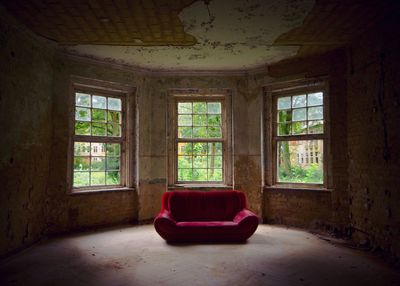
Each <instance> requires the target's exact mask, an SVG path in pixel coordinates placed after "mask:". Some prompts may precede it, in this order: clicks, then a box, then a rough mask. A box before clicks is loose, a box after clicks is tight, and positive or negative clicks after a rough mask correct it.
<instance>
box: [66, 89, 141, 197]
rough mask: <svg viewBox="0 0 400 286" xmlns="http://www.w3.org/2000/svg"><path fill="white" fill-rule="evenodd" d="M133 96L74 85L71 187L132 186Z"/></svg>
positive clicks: (117, 91)
mask: <svg viewBox="0 0 400 286" xmlns="http://www.w3.org/2000/svg"><path fill="white" fill-rule="evenodd" d="M132 102H133V96H132V95H131V94H130V93H129V92H126V91H124V90H116V89H108V88H104V87H96V88H94V87H92V86H90V87H89V86H85V85H81V84H74V90H73V106H74V110H73V114H74V116H73V130H72V136H71V138H72V140H71V149H72V152H71V156H70V157H71V164H70V166H71V168H70V174H71V176H70V177H71V180H70V184H71V189H72V190H73V191H81V190H98V189H115V188H121V187H130V186H132V183H133V179H132V177H131V176H128V169H131V168H132V164H131V162H128V158H129V156H130V155H132V145H133V144H131V143H130V141H131V138H128V137H129V136H127V128H128V124H127V123H128V117H130V116H131V113H132V112H133V109H132V108H128V107H129V106H130V104H131V103H132Z"/></svg>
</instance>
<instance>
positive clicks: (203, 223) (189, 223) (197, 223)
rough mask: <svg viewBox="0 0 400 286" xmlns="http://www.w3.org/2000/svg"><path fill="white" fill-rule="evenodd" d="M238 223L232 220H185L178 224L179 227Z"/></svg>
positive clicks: (218, 225) (217, 225) (234, 224)
mask: <svg viewBox="0 0 400 286" xmlns="http://www.w3.org/2000/svg"><path fill="white" fill-rule="evenodd" d="M237 225H238V224H237V223H235V222H232V221H183V222H178V223H177V224H176V226H177V227H230V226H237Z"/></svg>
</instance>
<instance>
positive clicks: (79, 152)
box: [74, 142, 90, 156]
mask: <svg viewBox="0 0 400 286" xmlns="http://www.w3.org/2000/svg"><path fill="white" fill-rule="evenodd" d="M74 154H75V156H89V155H90V143H86V142H75V144H74Z"/></svg>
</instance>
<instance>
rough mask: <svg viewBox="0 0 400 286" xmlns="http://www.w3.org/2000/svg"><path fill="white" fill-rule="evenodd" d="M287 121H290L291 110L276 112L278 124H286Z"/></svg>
mask: <svg viewBox="0 0 400 286" xmlns="http://www.w3.org/2000/svg"><path fill="white" fill-rule="evenodd" d="M288 121H292V111H291V110H280V111H278V122H288Z"/></svg>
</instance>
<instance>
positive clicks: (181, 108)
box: [178, 102, 192, 114]
mask: <svg viewBox="0 0 400 286" xmlns="http://www.w3.org/2000/svg"><path fill="white" fill-rule="evenodd" d="M178 113H179V114H191V113H192V103H191V102H179V103H178Z"/></svg>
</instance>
